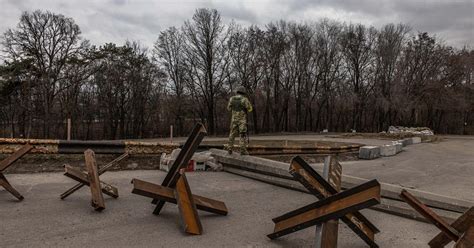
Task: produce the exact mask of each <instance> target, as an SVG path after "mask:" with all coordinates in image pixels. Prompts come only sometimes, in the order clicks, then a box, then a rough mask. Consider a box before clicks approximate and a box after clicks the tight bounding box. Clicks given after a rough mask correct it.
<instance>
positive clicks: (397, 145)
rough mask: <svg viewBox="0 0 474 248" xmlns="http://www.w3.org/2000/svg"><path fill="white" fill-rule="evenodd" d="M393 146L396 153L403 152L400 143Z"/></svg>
mask: <svg viewBox="0 0 474 248" xmlns="http://www.w3.org/2000/svg"><path fill="white" fill-rule="evenodd" d="M394 146H395V151H396V153H400V152H402V151H403V145H402V144H401V143H396V144H394Z"/></svg>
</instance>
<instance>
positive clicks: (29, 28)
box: [2, 10, 88, 137]
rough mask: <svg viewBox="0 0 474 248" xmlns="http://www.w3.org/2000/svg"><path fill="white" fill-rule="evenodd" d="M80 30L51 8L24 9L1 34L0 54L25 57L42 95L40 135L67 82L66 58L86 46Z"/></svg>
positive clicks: (10, 58) (15, 58)
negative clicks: (12, 24) (14, 21)
mask: <svg viewBox="0 0 474 248" xmlns="http://www.w3.org/2000/svg"><path fill="white" fill-rule="evenodd" d="M80 34H81V31H80V29H79V26H78V25H76V24H75V23H74V20H72V19H71V18H67V17H65V16H63V15H58V14H54V13H51V12H42V11H39V10H37V11H35V12H33V13H28V12H24V13H23V14H22V16H21V18H20V22H19V23H18V26H17V28H16V29H15V30H13V29H9V30H7V31H6V32H5V33H4V35H3V37H2V45H3V54H4V56H5V58H6V60H7V61H22V60H26V59H29V60H30V61H31V63H32V67H31V68H32V70H33V71H34V74H35V77H36V79H35V87H36V89H37V90H38V91H39V95H40V96H41V97H42V99H41V104H42V110H43V111H44V114H43V115H41V117H42V119H43V135H44V137H49V136H50V125H51V123H50V120H51V119H52V116H51V115H52V114H53V111H52V110H53V106H54V104H55V100H56V97H57V96H58V94H59V93H60V92H62V91H64V90H65V89H66V88H67V87H69V86H70V85H68V84H67V83H66V81H67V78H66V76H67V74H65V71H66V70H67V67H68V66H69V61H70V60H71V59H72V58H73V57H75V56H80V51H81V50H82V49H84V48H85V47H86V46H87V44H88V43H87V41H81V37H80Z"/></svg>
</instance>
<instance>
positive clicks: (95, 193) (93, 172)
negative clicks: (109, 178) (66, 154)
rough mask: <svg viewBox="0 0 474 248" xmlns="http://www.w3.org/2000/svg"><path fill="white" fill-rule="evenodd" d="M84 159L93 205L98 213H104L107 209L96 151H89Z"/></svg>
mask: <svg viewBox="0 0 474 248" xmlns="http://www.w3.org/2000/svg"><path fill="white" fill-rule="evenodd" d="M84 159H85V162H86V169H87V174H88V175H89V188H90V189H91V195H92V201H91V205H92V207H93V208H94V209H95V210H96V211H102V210H103V209H105V201H104V196H103V195H102V188H101V184H100V180H99V172H98V170H97V163H96V160H95V154H94V151H92V150H91V149H87V150H86V151H85V152H84Z"/></svg>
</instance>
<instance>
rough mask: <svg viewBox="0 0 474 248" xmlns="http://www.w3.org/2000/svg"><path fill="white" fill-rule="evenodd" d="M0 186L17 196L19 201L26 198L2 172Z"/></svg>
mask: <svg viewBox="0 0 474 248" xmlns="http://www.w3.org/2000/svg"><path fill="white" fill-rule="evenodd" d="M0 186H2V187H3V188H5V190H6V191H8V192H10V194H12V195H13V196H14V197H16V198H17V199H18V200H19V201H22V200H23V199H25V198H24V197H23V196H22V195H21V194H20V193H19V192H18V191H17V190H16V189H15V188H13V186H12V185H11V184H10V183H9V182H8V180H7V178H5V176H4V175H3V174H2V173H0Z"/></svg>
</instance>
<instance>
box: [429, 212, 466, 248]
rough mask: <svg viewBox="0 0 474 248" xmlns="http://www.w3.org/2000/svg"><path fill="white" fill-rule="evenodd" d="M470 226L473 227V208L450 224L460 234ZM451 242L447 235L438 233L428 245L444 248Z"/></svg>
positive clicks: (433, 247) (432, 247) (434, 247)
mask: <svg viewBox="0 0 474 248" xmlns="http://www.w3.org/2000/svg"><path fill="white" fill-rule="evenodd" d="M471 226H474V207H471V208H470V209H468V210H467V211H466V212H464V213H463V214H462V215H461V216H460V217H459V218H457V219H456V220H455V221H454V222H453V223H452V224H451V227H452V228H454V229H455V230H456V231H458V232H460V233H464V232H466V231H467V230H468V229H469V227H471ZM451 241H452V239H451V238H449V237H448V235H446V234H445V233H444V232H440V233H438V235H436V236H435V237H434V238H433V239H432V240H431V241H430V242H429V243H428V245H429V246H430V247H431V248H438V247H444V246H446V245H447V244H449V242H451Z"/></svg>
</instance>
